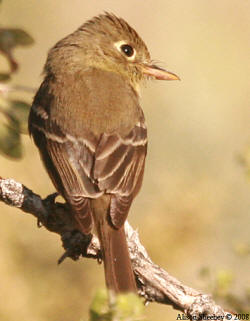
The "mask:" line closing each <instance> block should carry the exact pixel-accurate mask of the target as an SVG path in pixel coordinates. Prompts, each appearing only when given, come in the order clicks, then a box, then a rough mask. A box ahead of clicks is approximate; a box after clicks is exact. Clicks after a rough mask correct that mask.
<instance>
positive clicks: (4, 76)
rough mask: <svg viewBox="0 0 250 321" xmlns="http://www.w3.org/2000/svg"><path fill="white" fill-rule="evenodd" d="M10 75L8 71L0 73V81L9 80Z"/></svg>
mask: <svg viewBox="0 0 250 321" xmlns="http://www.w3.org/2000/svg"><path fill="white" fill-rule="evenodd" d="M0 1H1V0H0ZM10 76H11V75H10V74H9V73H0V81H2V82H4V81H7V80H10Z"/></svg>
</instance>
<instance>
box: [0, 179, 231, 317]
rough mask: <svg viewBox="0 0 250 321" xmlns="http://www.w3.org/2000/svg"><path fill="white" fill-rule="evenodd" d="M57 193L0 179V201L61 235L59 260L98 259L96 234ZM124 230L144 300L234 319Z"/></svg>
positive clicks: (129, 230)
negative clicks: (86, 231) (79, 223)
mask: <svg viewBox="0 0 250 321" xmlns="http://www.w3.org/2000/svg"><path fill="white" fill-rule="evenodd" d="M56 195H57V194H53V195H50V196H48V197H47V198H46V199H41V197H40V196H39V195H37V194H35V193H33V192H32V191H31V190H30V189H28V188H27V187H25V186H24V185H22V184H21V183H18V182H16V181H15V180H13V179H2V178H0V201H2V202H4V203H5V204H7V205H11V206H14V207H18V208H20V209H21V210H22V211H24V212H26V213H29V214H32V215H33V216H35V217H36V218H37V220H38V225H40V226H44V227H45V228H46V229H47V230H49V231H51V232H55V233H57V234H59V235H60V236H61V239H62V242H63V247H64V249H65V253H64V255H63V256H62V257H61V258H60V259H59V261H58V262H59V263H61V262H62V261H63V260H64V259H65V258H66V257H70V258H71V259H73V260H77V259H79V257H88V258H94V259H97V260H98V261H101V253H100V246H99V241H98V239H97V237H96V236H95V235H93V236H92V238H89V237H87V238H86V237H84V235H82V234H81V233H80V232H78V231H77V229H76V228H77V227H76V225H75V223H74V221H73V219H72V217H71V215H70V211H69V208H68V207H67V205H66V204H61V203H57V202H55V197H56ZM125 230H126V236H127V241H128V246H129V252H130V257H131V260H132V265H133V270H134V273H135V276H136V281H137V287H138V293H139V294H140V295H141V296H142V297H144V298H145V300H146V301H150V302H158V303H162V304H167V305H171V306H173V308H174V309H177V310H180V311H182V312H184V313H185V314H186V315H187V316H188V317H189V318H190V319H195V320H198V319H199V318H202V317H204V319H205V317H206V316H217V317H220V318H219V319H220V320H223V318H224V319H228V320H230V319H232V318H233V315H232V314H231V313H229V312H227V311H225V310H224V309H223V308H222V307H220V306H219V305H217V304H216V303H215V302H214V301H213V299H212V297H211V295H207V294H203V293H201V292H199V291H197V290H195V289H192V288H190V287H188V286H186V285H184V284H182V283H181V282H180V281H178V280H177V279H176V278H174V277H173V276H171V275H169V274H168V273H167V272H166V271H165V270H163V269H162V268H160V267H159V266H158V265H156V264H155V263H154V262H152V260H151V259H150V257H149V255H148V253H147V251H146V250H145V248H144V247H143V245H142V244H141V242H140V240H139V236H138V233H137V232H136V231H134V230H133V228H132V227H131V226H130V225H129V223H128V222H126V224H125ZM222 317H223V318H222ZM219 319H218V318H217V320H219Z"/></svg>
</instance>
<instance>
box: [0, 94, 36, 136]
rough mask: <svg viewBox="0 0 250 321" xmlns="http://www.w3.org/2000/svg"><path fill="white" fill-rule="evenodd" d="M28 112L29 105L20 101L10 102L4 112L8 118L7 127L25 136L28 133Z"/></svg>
mask: <svg viewBox="0 0 250 321" xmlns="http://www.w3.org/2000/svg"><path fill="white" fill-rule="evenodd" d="M29 111H30V104H28V103H26V102H24V101H21V100H11V101H10V107H9V108H8V109H7V111H6V113H7V114H8V116H9V126H10V127H11V128H13V129H14V130H18V131H19V132H21V133H23V134H26V133H27V132H28V128H27V124H28V117H29Z"/></svg>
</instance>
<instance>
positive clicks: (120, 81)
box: [29, 13, 179, 294]
mask: <svg viewBox="0 0 250 321" xmlns="http://www.w3.org/2000/svg"><path fill="white" fill-rule="evenodd" d="M145 79H162V80H176V79H179V78H178V76H176V75H175V74H173V73H171V72H168V71H166V70H164V69H162V68H160V67H158V66H157V65H155V64H154V63H152V60H151V58H150V54H149V51H148V49H147V47H146V45H145V43H144V42H143V40H142V39H141V38H140V37H139V35H138V34H137V32H136V31H135V30H134V29H133V28H131V27H130V26H129V24H128V23H127V22H126V21H125V20H123V19H122V18H118V17H116V16H115V15H114V14H111V13H104V14H101V15H99V16H96V17H94V18H92V19H91V20H89V21H87V22H86V23H84V24H83V25H82V26H81V27H80V28H79V29H77V30H76V31H75V32H73V33H71V34H70V35H68V36H67V37H65V38H64V39H62V40H61V41H59V42H58V43H57V44H56V45H55V46H54V47H53V48H52V49H50V51H49V53H48V58H47V62H46V64H45V68H44V80H43V82H42V84H41V86H40V88H39V90H38V91H37V93H36V95H35V97H34V101H33V104H32V108H31V111H30V115H29V132H30V135H31V136H32V137H33V139H34V142H35V144H36V146H37V147H38V149H39V152H40V155H41V158H42V161H43V163H44V165H45V168H46V170H47V172H48V174H49V176H50V178H51V180H52V182H53V184H54V186H55V188H56V189H57V191H58V192H59V193H60V194H61V195H62V196H63V198H64V199H65V201H66V202H67V204H68V205H69V206H70V209H71V215H72V216H73V217H74V220H75V222H76V223H77V226H78V229H79V231H81V232H82V233H83V234H84V235H90V234H91V233H92V232H93V228H94V227H95V229H96V231H97V234H98V238H99V240H100V244H101V251H102V258H103V261H104V270H105V279H106V286H107V288H108V289H109V290H110V291H111V292H113V293H115V294H117V293H125V292H135V293H136V292H137V287H136V282H135V277H134V273H133V270H132V266H131V260H130V257H129V253H128V246H127V242H126V237H125V232H124V222H125V221H126V219H127V215H128V212H129V209H130V206H131V203H132V201H133V199H134V197H135V196H136V195H137V193H138V192H139V190H140V188H141V184H142V178H143V172H144V165H145V157H146V153H147V129H146V125H145V119H144V115H143V111H142V109H141V107H140V104H139V98H140V94H139V85H140V83H141V82H142V81H143V80H145Z"/></svg>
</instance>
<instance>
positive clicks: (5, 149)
mask: <svg viewBox="0 0 250 321" xmlns="http://www.w3.org/2000/svg"><path fill="white" fill-rule="evenodd" d="M0 152H1V153H3V154H4V155H5V156H8V157H11V158H16V159H18V158H21V157H22V145H21V137H20V134H19V133H18V132H17V131H15V130H13V129H12V128H10V127H9V126H7V125H5V124H3V123H0Z"/></svg>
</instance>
